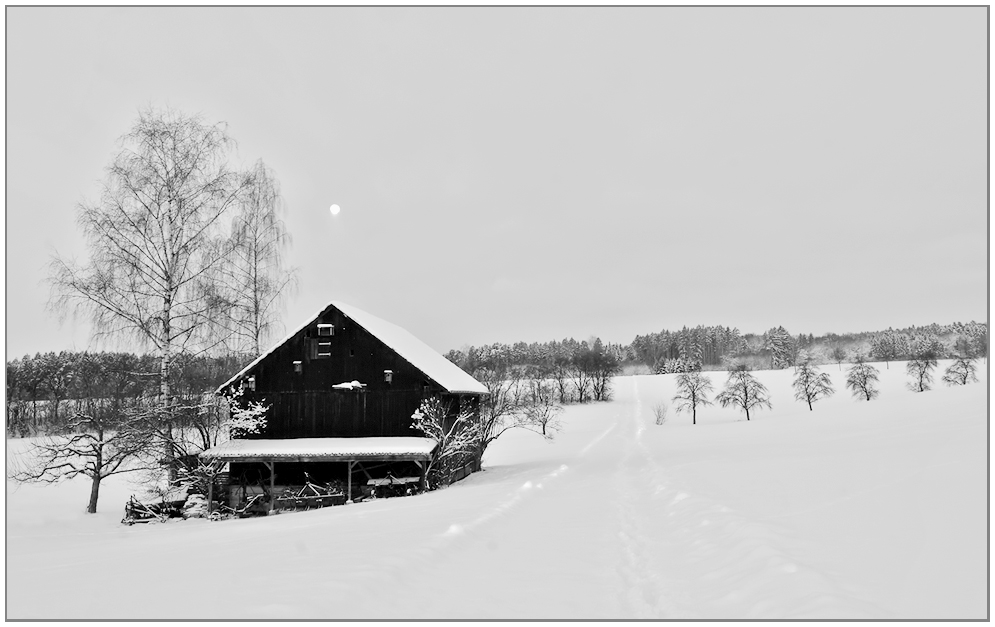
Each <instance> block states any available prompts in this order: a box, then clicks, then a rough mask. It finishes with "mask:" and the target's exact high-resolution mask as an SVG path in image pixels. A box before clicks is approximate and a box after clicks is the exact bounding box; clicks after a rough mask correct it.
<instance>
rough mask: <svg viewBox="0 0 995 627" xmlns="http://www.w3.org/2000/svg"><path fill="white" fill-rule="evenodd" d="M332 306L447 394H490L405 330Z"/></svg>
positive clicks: (337, 304)
mask: <svg viewBox="0 0 995 627" xmlns="http://www.w3.org/2000/svg"><path fill="white" fill-rule="evenodd" d="M329 306H331V307H335V308H336V309H338V310H339V311H341V312H342V313H343V314H344V315H345V316H346V317H347V318H349V319H351V320H352V321H353V322H355V323H356V324H358V325H359V326H361V327H362V328H364V329H366V330H367V331H368V332H370V334H372V335H373V336H374V337H376V338H377V339H379V340H380V341H381V342H383V343H384V344H386V345H387V347H388V348H390V349H391V350H393V351H394V352H395V353H397V354H398V355H400V356H401V357H403V358H404V359H405V360H406V361H407V362H408V363H410V364H411V365H412V366H414V367H415V368H417V369H418V370H420V371H421V372H422V373H424V374H425V376H427V377H428V378H430V379H432V380H433V381H435V382H436V383H438V384H439V385H441V386H442V387H443V388H445V390H446V391H447V392H449V393H451V394H487V388H486V387H485V386H484V384H483V383H481V382H479V381H477V380H476V379H474V378H473V377H471V376H470V375H469V374H467V373H466V372H464V371H463V370H462V369H460V367H459V366H457V365H456V364H454V363H452V362H451V361H449V360H448V359H446V358H445V357H443V356H442V355H440V354H439V353H437V352H436V351H435V350H434V349H433V348H432V347H431V346H429V345H428V344H426V343H424V342H422V341H421V340H419V339H418V338H416V337H415V336H413V335H411V333H409V332H407V331H405V330H404V329H402V328H401V327H399V326H397V325H395V324H391V323H390V322H387V321H386V320H383V319H381V318H378V317H376V316H374V315H372V314H369V313H366V312H365V311H363V310H362V309H358V308H356V307H353V306H352V305H347V304H346V303H342V302H339V301H332V303H331V304H330V305H329ZM327 310H328V307H323V308H322V309H321V311H318V312H317V313H315V314H314V315H313V316H311V317H310V318H308V320H307V321H306V322H305V323H304V324H302V325H301V326H299V327H297V328H296V329H294V331H293V332H292V333H291V334H290V335H288V336H287V337H285V338H284V339H282V340H281V341H279V342H277V343H276V344H274V345H273V347H272V348H270V349H269V350H268V351H266V352H265V353H263V354H262V355H260V356H259V357H257V358H256V359H254V360H253V361H252V363H250V364H249V365H248V366H246V367H245V368H242V370H240V371H239V372H238V374H236V375H235V376H233V377H232V378H230V379H228V380H227V381H225V382H224V383H222V384H221V385H220V386H219V387H218V389H217V392H218V393H221V392H222V391H223V390H224V389H225V388H226V387H228V386H229V385H231V384H232V383H234V382H236V381H238V380H239V379H240V378H242V377H243V376H245V375H246V374H248V373H249V371H251V370H252V369H253V368H255V367H256V365H257V364H258V363H259V362H261V361H262V360H263V359H265V358H266V357H268V356H269V355H270V354H271V353H272V352H273V351H275V350H276V349H277V348H279V347H280V346H283V345H284V344H285V343H286V342H288V341H289V340H290V339H291V338H293V337H294V336H295V335H297V334H298V333H300V332H301V331H302V330H304V329H305V328H306V327H307V326H308V325H310V324H311V323H313V322H314V321H315V320H317V319H318V317H319V316H320V315H321V314H322V313H324V312H325V311H327Z"/></svg>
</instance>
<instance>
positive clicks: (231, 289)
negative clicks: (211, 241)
mask: <svg viewBox="0 0 995 627" xmlns="http://www.w3.org/2000/svg"><path fill="white" fill-rule="evenodd" d="M282 212H283V200H282V197H281V196H280V186H279V183H278V182H277V180H276V176H275V175H274V173H273V171H272V170H270V169H269V168H268V167H266V164H264V163H263V162H262V160H259V161H257V162H256V164H255V166H253V168H252V171H251V182H250V184H249V185H248V188H247V189H246V192H245V194H243V195H242V199H241V201H240V203H239V212H238V214H237V215H236V216H235V219H234V221H233V223H232V234H231V239H230V240H229V241H228V242H227V250H226V251H225V252H226V255H227V257H228V263H226V264H224V266H223V267H222V271H223V273H224V274H225V276H224V280H222V281H219V282H218V285H219V286H223V287H225V288H227V289H226V292H227V294H228V299H229V301H230V302H231V315H230V316H226V317H222V318H220V320H223V321H225V323H226V324H228V325H229V327H230V328H229V329H228V330H229V331H230V338H231V348H233V349H234V350H235V351H236V352H239V353H250V354H252V355H253V356H258V355H260V354H261V353H262V350H263V348H265V347H266V345H267V344H268V343H269V341H271V340H272V335H273V331H274V330H275V329H274V327H275V326H276V325H277V324H278V323H279V313H280V308H281V306H282V305H283V304H284V302H285V300H286V298H287V296H288V295H289V293H290V291H291V290H292V289H293V288H294V287H295V286H296V280H297V279H296V273H297V271H296V269H295V268H290V269H287V268H285V267H284V263H283V257H284V253H285V252H286V249H287V247H288V246H289V245H290V235H289V234H288V233H287V229H286V227H285V226H284V224H283V221H282V220H281V219H280V214H281V213H282Z"/></svg>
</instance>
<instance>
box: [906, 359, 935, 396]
mask: <svg viewBox="0 0 995 627" xmlns="http://www.w3.org/2000/svg"><path fill="white" fill-rule="evenodd" d="M934 368H936V360H935V359H932V358H929V357H919V358H918V359H910V360H909V361H908V363H906V364H905V372H906V373H908V375H909V376H910V377H912V382H911V383H908V388H909V389H910V390H912V391H913V392H925V391H927V390H929V388H930V385H931V384H932V383H933V369H934Z"/></svg>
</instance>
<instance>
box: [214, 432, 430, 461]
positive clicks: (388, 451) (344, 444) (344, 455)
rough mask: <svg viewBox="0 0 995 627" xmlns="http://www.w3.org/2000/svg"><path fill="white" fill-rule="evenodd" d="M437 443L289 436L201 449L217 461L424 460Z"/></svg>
mask: <svg viewBox="0 0 995 627" xmlns="http://www.w3.org/2000/svg"><path fill="white" fill-rule="evenodd" d="M436 446H437V443H436V441H435V440H432V439H431V438H416V437H382V438H289V439H285V440H229V441H227V442H224V443H222V444H219V445H217V446H215V447H213V448H209V449H207V450H206V451H204V452H202V453H201V454H200V456H201V457H202V458H204V459H215V460H218V461H226V462H227V461H245V462H248V461H307V462H317V461H364V460H392V461H403V460H425V459H429V458H430V457H431V456H432V451H434V450H435V447H436Z"/></svg>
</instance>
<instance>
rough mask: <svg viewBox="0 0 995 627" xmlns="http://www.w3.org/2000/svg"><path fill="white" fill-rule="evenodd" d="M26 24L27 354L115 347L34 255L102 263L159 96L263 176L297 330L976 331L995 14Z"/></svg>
mask: <svg viewBox="0 0 995 627" xmlns="http://www.w3.org/2000/svg"><path fill="white" fill-rule="evenodd" d="M6 15H7V33H6V34H7V41H6V44H7V57H6V61H7V109H6V113H7V125H6V128H7V146H6V149H7V172H6V202H7V215H6V226H7V230H6V246H7V248H6V261H7V267H6V298H7V300H6V342H7V345H6V348H7V357H8V359H10V358H13V357H19V356H22V355H24V354H25V353H32V354H33V353H34V352H36V351H46V350H61V349H77V350H82V349H85V348H99V346H93V345H91V343H90V340H89V337H88V334H87V329H86V328H85V326H80V325H73V324H71V323H66V324H63V325H62V326H60V325H59V323H58V322H57V320H56V319H55V318H54V317H53V316H51V315H50V314H48V313H46V310H45V302H46V299H47V297H48V290H47V287H46V286H45V285H44V279H45V277H46V264H47V263H48V260H49V259H50V257H51V255H52V254H53V253H54V252H55V251H58V252H59V253H60V254H63V255H66V256H76V257H78V258H80V259H82V258H85V256H86V248H85V246H84V243H83V241H82V239H81V237H80V235H79V233H78V231H77V227H76V223H75V216H76V203H77V202H79V201H80V200H83V199H95V198H96V197H97V195H98V190H99V182H100V181H101V180H102V179H103V177H104V168H105V167H106V166H107V165H108V164H109V163H110V161H111V159H112V158H113V155H114V153H115V151H116V146H117V145H116V143H115V142H116V140H117V139H118V138H119V137H120V136H121V135H122V134H124V133H125V132H127V131H128V130H129V128H130V127H131V125H132V124H133V122H134V121H135V119H136V117H137V112H138V110H139V109H140V108H142V107H145V106H147V105H150V104H151V105H155V106H162V105H167V104H168V105H170V106H172V107H175V108H178V109H181V110H183V111H185V112H190V113H201V114H202V115H203V116H204V118H205V119H206V120H207V121H211V122H213V121H225V122H227V123H228V125H229V132H230V134H231V135H232V136H233V137H234V138H235V139H236V140H237V141H238V159H239V160H240V163H243V164H245V165H248V164H251V163H252V162H253V161H255V160H256V159H259V158H262V159H263V160H264V161H265V162H266V163H267V164H268V165H269V166H270V167H272V168H273V169H274V170H275V172H276V174H277V176H278V178H279V180H280V183H281V186H282V191H283V195H284V197H285V200H286V204H287V207H288V213H287V215H286V224H287V227H288V230H289V231H290V233H291V235H292V237H293V248H292V250H291V253H290V257H289V262H290V263H291V264H292V265H296V266H299V267H300V269H301V274H300V277H301V284H300V289H299V293H298V294H297V296H296V297H295V298H294V299H292V300H291V302H290V303H289V304H288V307H287V310H286V314H285V318H284V322H285V326H286V328H288V329H292V328H294V327H295V326H296V325H298V324H300V323H301V322H303V321H304V320H305V319H306V318H307V317H308V316H309V315H311V314H312V313H314V312H315V311H316V310H318V309H320V308H321V307H322V306H324V305H325V304H326V303H327V302H329V301H331V300H333V299H334V300H341V301H344V302H347V303H350V304H352V305H355V306H357V307H359V308H361V309H365V310H367V311H369V312H370V313H373V314H375V315H377V316H380V317H382V318H385V319H387V320H390V321H392V322H394V323H396V324H399V325H401V326H403V327H405V328H407V329H408V330H409V331H411V332H412V333H414V334H415V335H416V336H418V337H420V338H422V339H423V340H425V341H426V342H427V343H428V344H430V345H431V346H433V347H434V348H436V349H437V350H439V351H440V352H442V351H446V350H448V349H450V348H457V347H460V346H462V345H464V344H468V343H469V344H481V343H490V342H495V341H503V342H514V341H518V340H524V341H545V340H549V339H563V338H565V337H568V336H572V337H575V338H577V339H586V338H587V337H590V336H591V335H598V336H600V337H602V338H603V339H605V340H608V341H613V342H624V343H628V342H630V341H631V340H632V339H633V337H634V336H635V335H636V334H645V333H649V332H654V331H659V330H660V329H663V328H669V329H675V328H680V327H681V326H683V325H688V326H694V325H698V324H710V325H711V324H721V325H724V326H731V327H733V326H734V327H738V328H739V329H740V330H741V331H743V332H755V333H762V332H763V331H765V330H767V329H769V328H770V327H772V326H777V325H783V326H784V327H786V328H787V329H788V331H790V332H791V333H793V334H797V333H803V332H804V333H815V334H820V333H824V332H828V331H834V332H844V331H860V330H877V329H882V328H887V327H889V326H894V327H900V326H907V325H912V324H915V325H920V324H927V323H930V322H939V323H949V322H952V321H955V320H960V321H965V322H966V321H968V320H971V319H974V320H977V321H982V320H985V319H986V317H987V288H988V262H987V228H988V220H987V173H988V164H987V139H988V136H987V78H988V74H987V66H986V62H987V39H986V38H987V31H986V28H987V19H988V11H987V8H985V7H968V8H926V7H918V8H663V7H657V8H617V9H610V8H466V7H464V8H288V9H277V8H114V7H110V8H67V7H60V8H9V7H8V8H7V9H6ZM332 203H337V204H338V205H340V206H341V207H342V211H341V213H340V215H338V216H337V217H335V218H333V217H332V216H331V215H330V213H329V210H328V208H329V206H330V205H331V204H332ZM135 348H136V350H138V348H137V347H135Z"/></svg>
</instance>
